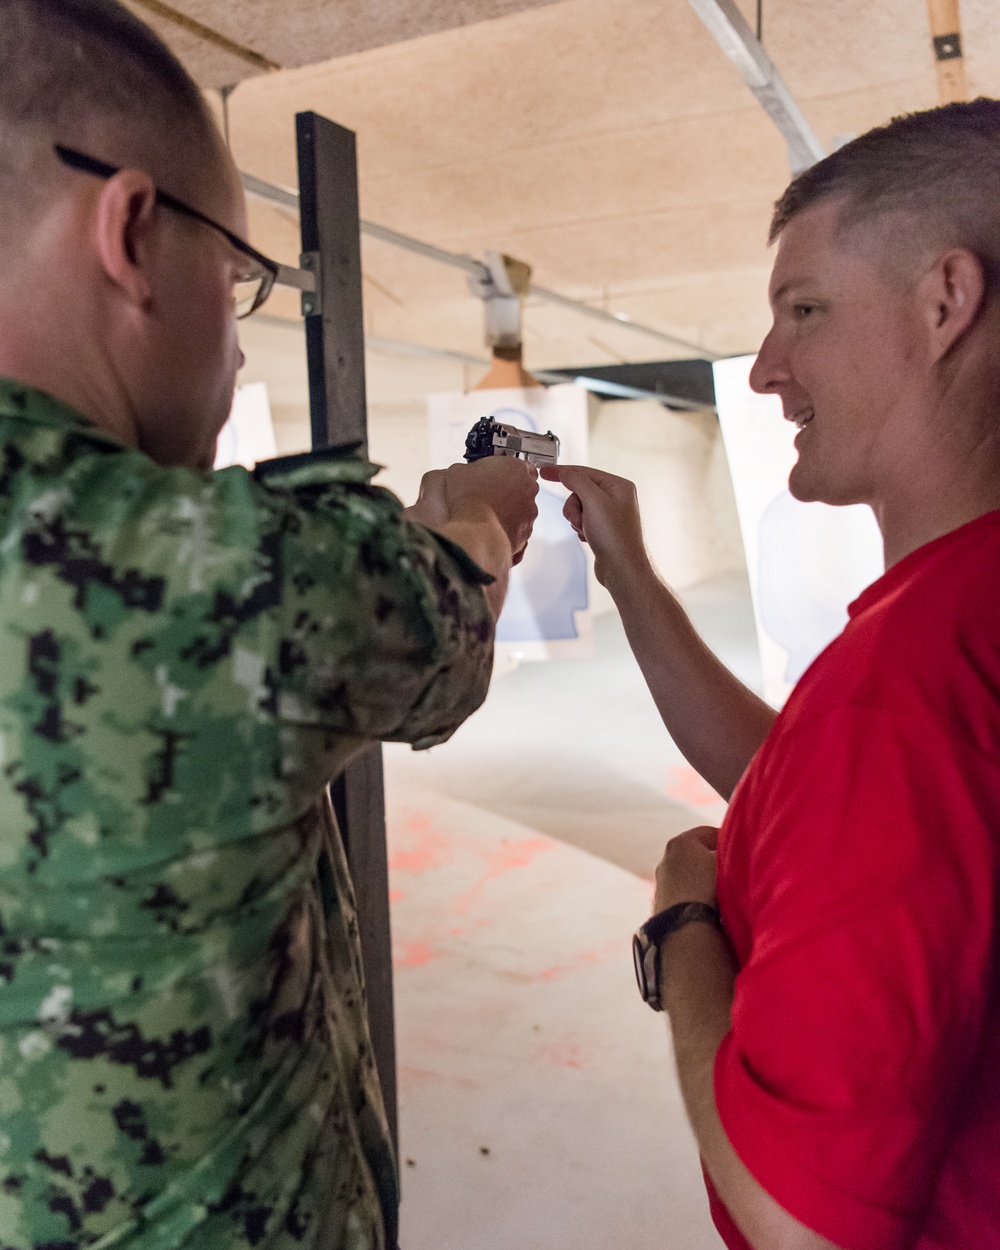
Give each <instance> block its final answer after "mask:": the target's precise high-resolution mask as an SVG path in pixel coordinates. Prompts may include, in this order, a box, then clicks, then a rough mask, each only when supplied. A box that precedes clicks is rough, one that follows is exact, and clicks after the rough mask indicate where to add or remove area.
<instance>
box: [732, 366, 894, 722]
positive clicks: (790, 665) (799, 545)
mask: <svg viewBox="0 0 1000 1250" xmlns="http://www.w3.org/2000/svg"><path fill="white" fill-rule="evenodd" d="M755 359H756V357H755V356H737V357H733V358H732V359H730V360H719V361H716V362H715V364H714V365H713V366H712V369H713V373H714V375H715V401H716V406H717V407H718V410H719V422H720V424H721V426H722V437H723V440H724V442H725V446H726V456H727V458H728V460H729V470H730V473H731V474H732V479H733V493H734V495H735V496H736V510H737V512H738V513H739V518H740V529H741V531H742V534H743V548H744V551H745V553H746V561H747V572H748V573H749V576H750V592H751V595H752V596H753V608H754V616H755V618H756V622H757V640H758V644H759V646H760V660H761V668H762V670H763V674H764V697H765V698H766V699H767V700H768V701H769V702H770V703H773V704H774V705H775V706H778V707H780V706H781V704H782V703H783V702H784V701H785V699H786V698H787V696H788V692H789V691H790V690H791V688H792V686H793V685H794V683H795V682H796V681H798V679H799V678H800V677H801V676H802V674H803V673H804V672H805V670H806V668H807V667H808V666H809V664H810V663H811V662H812V661H813V660H814V659H815V658H816V656H817V655H818V654H819V653H820V651H822V650H823V648H824V647H825V646H826V645H827V643H829V642H830V641H832V639H833V638H835V637H836V636H837V634H839V633H840V631H841V630H842V629H843V628H844V626H845V625H846V623H847V605H848V604H849V603H850V602H851V601H852V600H853V599H855V598H856V597H857V596H858V594H860V592H861V591H862V590H863V589H864V588H865V587H866V586H868V585H870V584H871V583H872V582H873V581H875V579H876V578H877V577H879V576H880V575H881V573H882V571H883V567H884V565H883V557H882V539H881V536H880V535H879V532H878V526H877V525H876V524H875V518H874V516H873V515H872V512H871V510H870V509H869V508H866V507H861V506H858V507H850V508H831V507H828V506H827V505H826V504H821V503H809V504H804V503H800V502H799V501H798V500H797V499H793V498H792V496H791V495H790V494H789V492H788V474H789V471H790V470H791V468H792V465H793V464H794V463H795V460H796V457H797V454H798V453H797V452H796V450H795V447H794V439H795V434H796V428H795V426H794V425H793V424H792V423H791V422H790V421H785V420H784V419H783V417H782V411H781V401H780V400H779V399H778V397H777V396H776V395H757V394H755V393H754V392H753V391H752V390H751V389H750V382H749V375H750V369H751V367H752V366H753V362H754V360H755Z"/></svg>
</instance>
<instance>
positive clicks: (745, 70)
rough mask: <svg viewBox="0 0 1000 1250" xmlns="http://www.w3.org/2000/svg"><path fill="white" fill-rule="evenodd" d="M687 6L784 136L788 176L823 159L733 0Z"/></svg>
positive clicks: (699, 0) (693, 2)
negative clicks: (706, 29)
mask: <svg viewBox="0 0 1000 1250" xmlns="http://www.w3.org/2000/svg"><path fill="white" fill-rule="evenodd" d="M689 3H690V5H691V7H692V8H693V9H694V11H695V12H696V13H697V14H698V16H699V17H700V18H701V20H702V21H703V22H704V23H705V25H706V26H707V27H708V31H709V34H711V36H712V38H713V39H714V40H715V42H716V43H717V44H718V45H719V47H720V48H721V49H722V51H723V52H724V53H725V54H726V56H727V57H728V58H729V60H730V61H731V62H732V63H733V65H734V66H735V67H736V71H737V73H738V74H739V76H740V77H741V78H742V79H743V81H744V82H745V83H746V85H747V86H748V87H749V88H750V90H751V91H752V92H753V93H754V95H755V96H756V97H757V99H758V100H759V101H760V103H761V106H762V107H763V109H764V111H765V113H767V115H768V117H770V119H771V121H773V122H774V124H775V125H776V126H777V127H778V129H779V130H780V131H781V133H782V134H783V135H784V137H785V140H786V141H787V143H788V162H789V164H790V165H791V167H792V173H793V174H798V173H801V172H802V170H803V169H808V168H809V166H810V165H814V164H815V163H816V161H819V160H822V159H823V157H824V156H826V152H825V151H824V150H823V145H822V144H821V143H820V141H819V139H817V138H816V135H815V133H814V131H813V129H812V127H811V126H810V125H809V123H808V122H807V121H806V119H805V117H804V116H803V114H802V110H801V109H800V108H799V106H798V105H797V104H796V103H795V101H794V99H793V98H792V93H791V92H790V91H789V90H788V87H787V86H786V85H785V81H784V79H783V78H782V77H781V75H780V74H779V73H778V71H777V69H776V68H775V65H774V62H773V61H772V60H771V58H770V57H769V56H768V55H767V53H766V52H765V51H764V47H763V44H761V42H760V40H758V39H757V38H756V36H755V35H754V33H753V31H752V30H751V29H750V26H749V25H748V23H747V21H746V18H745V17H744V16H743V14H742V13H741V12H740V11H739V9H738V8H737V7H736V5H735V3H734V0H689Z"/></svg>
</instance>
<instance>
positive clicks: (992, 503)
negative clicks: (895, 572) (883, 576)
mask: <svg viewBox="0 0 1000 1250" xmlns="http://www.w3.org/2000/svg"><path fill="white" fill-rule="evenodd" d="M996 420H997V419H996V418H995V417H994V421H996ZM998 424H1000V423H998ZM953 450H958V451H960V454H959V455H955V456H953V457H949V458H945V457H943V456H942V448H941V447H937V448H934V449H932V451H934V452H936V453H937V456H936V457H934V456H931V455H926V456H925V458H924V463H923V465H920V464H913V462H912V461H911V462H910V463H909V464H904V465H903V469H904V472H903V474H901V476H902V477H903V478H904V479H905V480H904V483H903V484H902V486H901V487H900V489H898V490H897V491H895V492H892V493H887V494H886V495H885V496H884V497H882V498H881V499H879V500H876V501H874V502H873V504H872V508H873V511H874V512H875V518H876V520H877V521H878V525H879V529H880V530H881V532H882V543H883V547H884V550H885V565H886V568H890V567H891V566H892V565H893V564H896V563H898V561H900V560H902V559H903V558H904V557H905V556H908V555H909V554H910V552H912V551H916V550H917V548H918V547H922V546H924V545H925V544H926V543H929V542H933V540H934V539H935V538H940V537H942V536H943V535H944V534H949V533H951V531H952V530H956V529H958V528H960V526H963V525H967V524H968V523H969V522H970V521H974V520H975V519H976V518H977V517H981V516H984V515H985V514H986V513H987V512H994V511H996V510H998V509H1000V429H998V430H997V431H996V432H995V433H991V434H990V435H989V436H987V437H984V438H983V439H982V440H981V441H980V443H979V444H978V445H977V446H975V447H969V446H967V445H966V446H965V447H962V448H960V449H953ZM905 459H909V458H905Z"/></svg>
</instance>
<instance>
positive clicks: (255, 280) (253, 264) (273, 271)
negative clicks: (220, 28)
mask: <svg viewBox="0 0 1000 1250" xmlns="http://www.w3.org/2000/svg"><path fill="white" fill-rule="evenodd" d="M53 146H54V148H55V152H56V155H57V156H58V157H59V159H60V160H61V161H62V162H63V164H64V165H68V166H69V167H70V169H78V170H80V171H82V172H83V173H85V174H95V175H96V176H97V177H98V178H113V177H114V176H115V174H117V173H120V172H121V170H120V168H119V167H118V166H117V165H108V164H107V163H106V162H105V161H99V160H97V158H96V157H93V156H87V155H85V154H84V153H83V152H76V151H74V149H73V148H65V147H63V146H62V144H61V143H56V144H54V145H53ZM156 202H157V204H162V205H163V207H164V208H169V209H172V210H173V211H174V212H175V213H182V214H183V215H184V216H185V217H191V218H193V219H194V220H195V221H200V222H201V224H202V225H203V226H211V228H212V229H213V230H217V231H218V232H219V234H221V235H222V236H223V238H224V239H226V241H227V242H228V243H229V244H230V246H231V247H233V248H235V249H236V251H237V252H239V253H240V256H241V257H242V258H243V261H244V265H243V267H242V269H240V270H239V271H238V273H237V275H236V280H235V283H234V286H233V303H234V305H235V306H236V316H237V317H249V316H250V314H251V313H252V312H256V311H257V309H258V308H259V307H260V306H261V304H263V302H264V301H265V300H266V299H267V297H268V296H269V295H270V294H271V288H272V287H273V286H274V282H275V279H276V278H277V276H278V271H279V268H280V266H279V265H278V263H277V261H273V260H270V259H268V257H267V256H264V255H263V254H262V253H261V252H258V251H257V249H256V248H253V247H251V246H250V244H249V243H244V241H243V240H242V239H241V238H240V236H239V235H238V234H233V232H232V231H231V230H227V229H226V227H225V226H220V225H219V223H218V222H217V221H213V220H212V219H211V217H206V216H205V214H204V213H199V212H198V210H197V209H196V208H192V207H191V206H190V204H185V203H184V201H183V200H178V199H176V198H175V197H174V196H172V195H171V194H170V193H169V192H167V191H161V190H160V188H159V187H157V188H156Z"/></svg>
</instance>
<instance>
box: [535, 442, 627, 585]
mask: <svg viewBox="0 0 1000 1250" xmlns="http://www.w3.org/2000/svg"><path fill="white" fill-rule="evenodd" d="M541 474H542V477H543V478H545V479H546V481H550V482H561V483H562V485H563V486H565V487H566V489H567V490H570V491H572V492H573V493H572V494H571V495H570V497H569V499H567V500H566V503H565V505H564V507H563V513H564V515H565V517H566V519H567V520H568V521H569V523H570V525H572V526H573V528H574V529H575V530H576V532H577V534H579V536H580V538H582V539H583V540H584V541H585V542H587V543H588V544H589V545H590V548H591V550H592V551H593V553H594V572H595V574H596V575H597V580H598V581H599V582H600V583H601V585H602V586H608V588H609V589H611V587H610V585H609V583H610V582H611V581H613V580H615V578H616V577H617V576H618V575H627V574H628V573H629V572H631V571H632V570H634V569H637V568H647V567H648V565H649V557H648V556H647V555H646V547H645V544H644V543H643V540H642V522H641V520H640V519H639V504H638V500H637V499H636V493H635V486H634V485H633V483H632V482H630V481H629V480H628V479H627V478H624V477H616V476H615V475H614V474H613V473H605V472H603V471H602V470H601V469H591V468H587V467H585V466H584V465H575V464H555V465H545V466H544V467H543V468H542V470H541Z"/></svg>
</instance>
